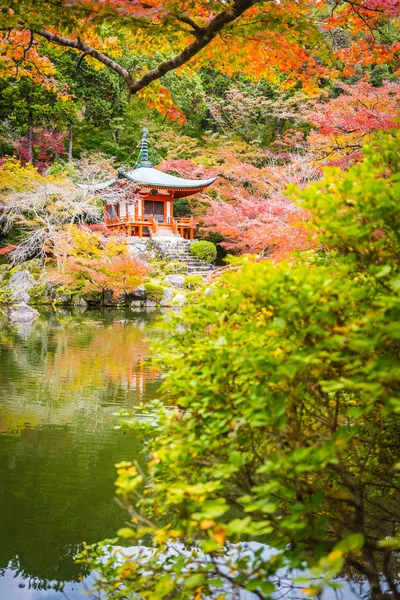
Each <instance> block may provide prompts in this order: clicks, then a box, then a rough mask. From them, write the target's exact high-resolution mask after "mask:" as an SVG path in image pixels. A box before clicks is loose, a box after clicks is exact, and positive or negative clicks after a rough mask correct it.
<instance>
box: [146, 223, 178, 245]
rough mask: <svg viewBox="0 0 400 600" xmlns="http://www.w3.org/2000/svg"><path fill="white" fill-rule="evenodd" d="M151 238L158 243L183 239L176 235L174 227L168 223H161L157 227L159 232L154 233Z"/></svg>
mask: <svg viewBox="0 0 400 600" xmlns="http://www.w3.org/2000/svg"><path fill="white" fill-rule="evenodd" d="M151 238H152V239H153V240H154V241H155V242H156V241H157V240H159V239H162V240H163V239H167V238H168V239H169V238H171V239H179V240H180V239H182V238H181V236H180V235H179V234H178V233H174V232H173V230H172V225H168V224H167V223H159V224H158V226H157V232H156V233H153V235H152V236H151Z"/></svg>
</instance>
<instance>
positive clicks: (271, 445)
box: [89, 133, 400, 600]
mask: <svg viewBox="0 0 400 600" xmlns="http://www.w3.org/2000/svg"><path fill="white" fill-rule="evenodd" d="M399 142H400V133H396V134H392V135H391V136H385V137H383V138H381V139H378V140H376V141H374V144H373V145H372V144H371V146H369V147H367V148H366V150H365V152H366V159H365V160H364V162H363V163H361V164H360V165H357V166H356V167H352V168H351V169H350V170H349V172H348V173H344V172H342V171H340V170H339V169H326V170H325V173H324V178H323V179H322V180H321V181H319V182H317V183H314V184H313V185H311V186H310V187H309V188H308V189H307V190H303V191H296V192H295V193H296V194H297V195H298V197H299V200H300V201H301V202H302V205H305V206H306V208H307V209H308V210H310V211H311V213H312V215H313V222H312V227H313V229H314V230H316V231H318V233H319V239H320V242H321V246H322V245H323V247H324V252H329V255H328V259H329V260H328V261H324V257H323V255H322V252H320V253H315V255H314V256H313V257H311V258H309V261H310V262H311V261H312V264H311V265H310V264H309V263H299V262H298V263H296V262H294V261H292V263H291V264H288V263H280V264H278V265H275V264H273V263H272V262H271V261H263V262H260V263H258V264H255V263H253V262H251V261H246V260H243V261H242V262H241V271H240V272H238V273H231V274H229V275H227V276H226V278H225V280H224V283H223V284H222V285H220V286H216V287H215V288H214V289H213V293H212V294H211V295H210V296H206V297H204V298H202V302H201V303H200V304H196V305H192V306H188V307H185V308H184V309H183V314H182V315H177V316H176V317H175V318H173V319H171V321H170V323H169V327H170V335H169V337H168V345H167V344H165V342H163V343H162V345H161V344H160V345H159V346H158V356H159V362H160V364H162V367H163V369H164V371H165V372H166V378H165V381H164V383H163V386H162V388H161V398H162V399H165V400H166V401H167V403H168V411H167V412H166V411H165V409H163V407H162V405H161V404H160V405H159V407H158V411H159V420H158V426H157V428H154V427H153V426H151V428H152V429H151V437H150V441H149V443H148V446H147V451H148V454H149V459H150V460H149V463H148V470H147V471H146V475H143V473H142V471H139V470H138V469H137V468H136V467H135V466H133V465H132V463H121V464H120V465H118V466H119V467H121V468H120V469H119V470H118V479H117V493H118V494H119V496H120V498H121V499H122V500H123V501H125V502H129V501H130V502H131V503H132V504H133V510H132V512H133V511H134V514H137V515H138V516H139V518H138V519H137V520H136V522H135V524H133V525H132V527H131V528H125V529H122V530H120V532H119V535H121V537H124V536H125V537H128V536H129V538H130V543H133V541H135V542H136V540H141V539H143V536H145V535H149V536H150V535H151V536H152V543H153V549H154V551H153V552H148V553H143V554H142V555H140V556H139V558H137V556H138V555H136V556H135V562H134V563H133V562H132V561H131V558H130V557H129V558H125V559H124V565H123V568H124V570H122V568H121V562H120V559H118V560H117V559H114V558H112V559H110V558H107V560H106V561H105V560H104V557H99V554H98V553H97V554H96V553H93V554H92V561H91V562H90V561H89V566H90V567H91V568H94V569H96V570H98V571H100V572H101V576H100V578H99V579H98V581H97V584H96V585H97V586H98V588H100V589H106V590H107V591H109V594H110V597H111V594H113V593H114V590H115V589H116V586H117V585H118V592H119V593H120V594H121V595H123V596H124V597H133V596H134V595H135V594H138V593H139V594H140V593H142V595H143V596H145V595H146V594H148V591H149V590H151V592H152V595H151V597H152V598H153V599H154V600H157V599H159V600H161V599H162V598H165V597H166V593H165V584H166V581H167V583H168V585H169V588H168V591H169V590H171V593H174V594H175V596H174V597H176V598H181V599H182V600H183V599H190V598H194V597H195V596H194V593H192V592H193V589H194V588H195V586H196V589H197V590H200V591H199V593H198V594H197V591H196V597H197V598H199V599H200V598H206V597H209V598H210V597H216V593H217V592H216V589H217V590H218V589H221V586H222V585H224V586H226V587H227V586H228V585H229V586H231V588H230V589H233V590H234V591H235V592H236V591H238V590H243V592H244V590H246V591H250V592H252V591H253V592H257V598H263V599H269V598H271V597H275V595H274V596H272V594H273V593H274V591H275V590H276V587H278V590H279V586H280V585H281V581H282V578H283V585H284V586H287V585H288V583H291V582H292V581H293V584H294V585H296V584H298V585H300V586H301V587H303V586H304V590H303V591H304V592H306V594H305V595H307V596H308V597H310V598H311V597H312V598H319V597H321V596H322V589H323V588H324V587H325V586H326V585H329V584H331V585H332V586H335V587H337V580H336V581H335V578H336V577H337V576H338V575H340V577H341V578H342V579H343V580H344V581H346V580H347V581H349V580H350V581H363V582H365V585H369V588H370V590H372V593H371V595H370V597H371V599H376V600H378V598H379V599H382V598H384V597H385V598H395V597H397V596H398V594H399V583H398V578H397V566H398V549H399V548H400V536H399V530H398V522H399V520H400V517H399V504H398V500H397V498H396V495H397V493H398V490H399V488H400V471H399V469H398V464H399V452H400V447H399V431H400V400H399V398H400V377H399V375H400V371H399V366H398V354H399V325H398V323H399V318H400V301H399V293H400V264H399V260H398V257H399V254H400V237H399V235H398V232H399V229H400V204H399V201H398V198H399V195H400V177H399V174H400V155H399V152H398V147H399ZM324 263H325V264H324ZM182 322H183V323H185V333H184V335H182ZM171 405H172V406H176V407H177V410H176V412H175V413H174V414H173V415H172V416H171V412H172V411H170V406H171ZM127 425H128V426H130V427H132V426H133V421H130V422H128V423H127ZM148 430H149V431H150V427H149V426H148ZM145 519H146V520H145ZM150 519H152V520H153V522H150V525H149V520H150ZM132 521H134V520H132ZM166 523H170V524H171V525H167V526H166V525H165V524H166ZM185 537H186V539H187V540H188V546H189V544H191V543H192V544H193V552H190V549H188V550H187V551H185V552H177V553H176V554H174V555H173V554H172V553H171V545H172V544H171V540H173V541H175V540H176V539H179V538H181V539H182V538H185ZM241 538H242V539H243V538H244V539H246V538H247V539H249V538H250V539H251V540H255V539H258V540H259V541H261V540H263V541H264V544H267V543H268V545H269V547H270V548H274V550H275V551H274V552H270V550H267V547H266V546H265V545H261V544H260V545H259V548H258V549H257V550H254V546H256V544H254V546H253V549H252V548H251V547H250V546H251V544H249V548H248V549H246V550H245V551H244V552H241V551H240V548H238V547H237V546H236V547H235V546H233V547H232V545H231V544H234V543H235V542H238V541H239V540H240V539H241ZM260 538H261V540H260ZM139 543H140V542H139ZM149 545H150V542H149ZM166 556H168V558H167V560H168V571H167V572H166V570H165V564H166ZM271 557H272V558H271ZM220 564H223V565H224V569H225V565H226V569H225V570H224V569H221V568H220ZM366 565H367V568H366ZM391 565H393V566H391ZM288 570H289V573H291V575H287V573H288ZM121 573H122V577H121ZM125 573H126V575H125ZM295 574H296V577H298V579H297V581H296V579H292V577H294V576H295ZM300 577H301V578H300ZM167 578H168V579H167ZM121 580H122V583H121ZM280 580H281V581H280ZM387 581H389V582H390V584H391V587H392V588H393V589H394V590H395V593H394V594H393V595H392V594H386V589H387ZM300 582H301V583H300ZM305 586H307V588H306V587H305ZM226 587H225V588H224V589H226ZM345 593H346V591H345ZM300 595H301V594H299V595H298V596H296V597H300ZM222 597H233V593H232V594H231V595H228V594H227V595H225V596H221V598H222Z"/></svg>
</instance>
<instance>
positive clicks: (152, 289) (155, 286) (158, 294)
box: [144, 281, 164, 302]
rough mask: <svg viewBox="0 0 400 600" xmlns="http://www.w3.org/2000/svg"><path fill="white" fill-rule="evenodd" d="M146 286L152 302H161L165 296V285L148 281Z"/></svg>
mask: <svg viewBox="0 0 400 600" xmlns="http://www.w3.org/2000/svg"><path fill="white" fill-rule="evenodd" d="M144 288H145V290H146V294H147V297H148V299H149V300H151V301H152V302H161V300H162V299H163V297H164V287H163V286H162V285H160V284H159V283H154V282H152V281H148V282H147V283H145V284H144Z"/></svg>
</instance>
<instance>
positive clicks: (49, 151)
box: [12, 127, 65, 173]
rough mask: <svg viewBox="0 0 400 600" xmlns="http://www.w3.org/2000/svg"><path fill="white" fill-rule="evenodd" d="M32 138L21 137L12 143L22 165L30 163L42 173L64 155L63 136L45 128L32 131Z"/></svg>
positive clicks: (36, 128)
mask: <svg viewBox="0 0 400 600" xmlns="http://www.w3.org/2000/svg"><path fill="white" fill-rule="evenodd" d="M31 133H32V137H28V136H25V137H21V138H18V139H16V140H13V141H12V145H13V147H14V148H15V151H16V154H17V156H18V157H19V159H20V160H21V163H22V165H25V164H26V163H27V162H31V163H32V164H33V165H34V166H35V167H36V168H37V170H38V171H39V173H43V172H44V171H45V170H46V169H47V168H48V167H49V166H50V165H51V164H52V162H53V161H54V160H55V159H57V158H59V157H60V156H62V155H63V154H65V134H64V133H60V132H59V131H52V130H50V129H46V128H45V127H35V128H33V129H32V132H31Z"/></svg>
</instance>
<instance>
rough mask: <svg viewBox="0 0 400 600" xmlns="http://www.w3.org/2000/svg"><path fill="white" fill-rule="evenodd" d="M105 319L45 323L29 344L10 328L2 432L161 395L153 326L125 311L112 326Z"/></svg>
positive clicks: (2, 364) (5, 339)
mask: <svg viewBox="0 0 400 600" xmlns="http://www.w3.org/2000/svg"><path fill="white" fill-rule="evenodd" d="M98 316H99V315H98V313H91V314H90V317H86V318H85V317H80V319H79V320H75V319H71V318H68V317H63V319H62V320H61V319H54V317H53V318H51V319H49V321H48V322H45V321H38V322H37V324H36V326H35V327H34V328H33V329H32V331H31V332H30V335H29V336H28V339H27V340H26V341H24V340H22V339H21V338H20V337H19V336H18V334H16V332H15V330H14V329H10V328H8V329H7V328H2V332H1V334H0V376H1V378H2V389H1V391H0V402H1V405H2V406H1V407H0V431H10V430H12V429H20V428H21V427H23V426H24V424H25V423H30V424H31V425H36V424H38V423H40V422H41V421H42V420H44V421H45V422H49V421H51V422H60V419H61V420H62V421H63V422H68V420H69V419H70V418H71V415H72V414H73V413H74V412H76V411H77V410H84V411H88V410H89V411H96V412H98V411H99V409H102V407H103V406H104V405H108V406H112V405H114V406H115V405H116V404H117V405H119V406H121V407H124V408H129V407H131V406H132V403H133V402H135V400H138V399H140V400H142V399H144V398H145V397H146V395H150V396H151V395H152V394H153V393H154V391H155V389H156V387H157V373H156V372H154V371H152V370H150V369H149V367H148V366H147V365H146V364H145V363H144V360H145V358H146V356H147V354H148V339H147V333H148V329H149V327H150V329H151V324H149V323H148V322H147V323H146V320H143V319H142V320H135V321H127V320H126V319H122V318H121V316H122V317H123V316H124V314H122V315H121V313H118V312H115V313H114V319H113V320H112V321H111V322H110V321H108V322H107V321H106V320H105V319H102V320H101V321H99V320H95V318H96V317H98ZM54 411H56V414H54ZM103 417H104V415H103Z"/></svg>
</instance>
